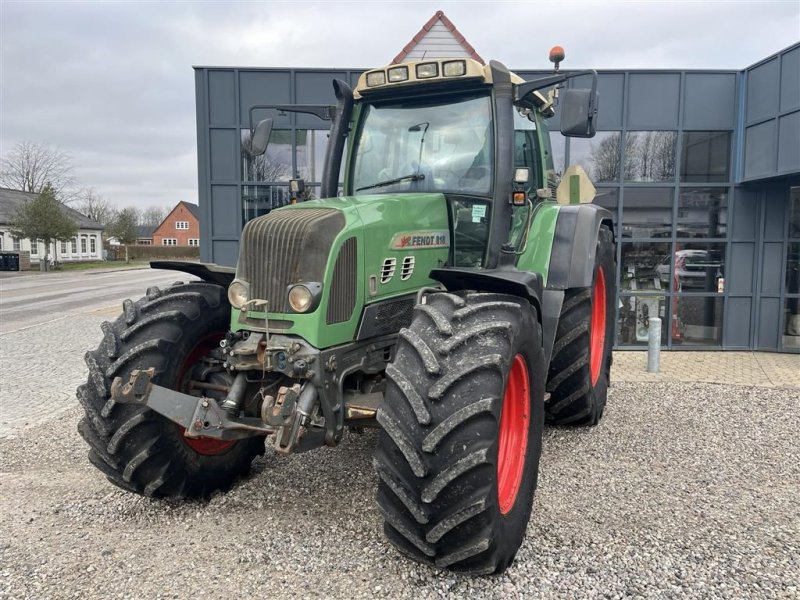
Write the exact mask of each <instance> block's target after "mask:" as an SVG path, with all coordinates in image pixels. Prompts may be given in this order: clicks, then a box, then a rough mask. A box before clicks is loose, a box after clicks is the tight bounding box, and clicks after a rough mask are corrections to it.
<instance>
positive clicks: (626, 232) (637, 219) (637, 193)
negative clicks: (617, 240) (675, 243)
mask: <svg viewBox="0 0 800 600" xmlns="http://www.w3.org/2000/svg"><path fill="white" fill-rule="evenodd" d="M672 197H673V188H657V187H626V188H625V196H624V199H623V201H622V236H623V237H630V238H667V239H669V238H671V237H672Z"/></svg>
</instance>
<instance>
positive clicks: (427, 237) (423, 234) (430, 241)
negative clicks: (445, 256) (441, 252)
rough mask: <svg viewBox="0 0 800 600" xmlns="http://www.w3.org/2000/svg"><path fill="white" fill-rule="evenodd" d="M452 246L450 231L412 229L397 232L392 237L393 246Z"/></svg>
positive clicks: (395, 247)
mask: <svg viewBox="0 0 800 600" xmlns="http://www.w3.org/2000/svg"><path fill="white" fill-rule="evenodd" d="M449 246H450V232H448V231H410V232H404V233H397V234H395V236H394V237H393V238H392V244H391V248H392V249H394V250H402V249H404V248H447V247H449Z"/></svg>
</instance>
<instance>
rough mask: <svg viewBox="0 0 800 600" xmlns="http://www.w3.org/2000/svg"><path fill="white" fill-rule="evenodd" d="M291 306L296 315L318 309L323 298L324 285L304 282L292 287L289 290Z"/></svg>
mask: <svg viewBox="0 0 800 600" xmlns="http://www.w3.org/2000/svg"><path fill="white" fill-rule="evenodd" d="M288 292H289V293H288V296H289V298H288V299H289V306H290V307H291V309H292V310H293V311H294V312H296V313H308V312H311V311H313V310H315V309H316V308H317V306H318V305H319V301H320V299H321V298H322V284H321V283H317V282H314V281H304V282H303V283H295V284H294V285H290V286H289V289H288Z"/></svg>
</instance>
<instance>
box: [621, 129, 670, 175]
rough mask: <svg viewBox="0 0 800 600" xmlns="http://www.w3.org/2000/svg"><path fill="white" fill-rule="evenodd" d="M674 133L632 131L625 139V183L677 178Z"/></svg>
mask: <svg viewBox="0 0 800 600" xmlns="http://www.w3.org/2000/svg"><path fill="white" fill-rule="evenodd" d="M677 137H678V136H677V134H676V133H675V132H674V131H631V132H628V133H627V134H626V137H625V181H670V180H673V179H674V178H675V142H676V140H677Z"/></svg>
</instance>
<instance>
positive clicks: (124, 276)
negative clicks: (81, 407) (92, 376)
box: [0, 269, 194, 438]
mask: <svg viewBox="0 0 800 600" xmlns="http://www.w3.org/2000/svg"><path fill="white" fill-rule="evenodd" d="M192 279H194V278H193V277H191V276H189V275H185V274H183V273H176V272H174V271H154V270H151V269H137V270H127V271H107V272H102V273H100V272H94V273H92V272H75V273H57V274H51V275H22V276H19V277H10V278H3V279H0V438H3V437H6V436H8V435H11V434H13V433H14V432H17V431H20V430H21V429H24V428H26V427H30V426H32V425H37V424H39V423H42V422H44V421H47V420H48V419H50V418H54V417H60V415H61V413H63V412H64V410H66V409H68V408H69V407H70V406H73V405H74V404H75V388H76V387H77V386H78V385H79V384H80V383H82V382H84V381H85V380H86V366H85V364H84V362H83V356H84V354H86V351H87V350H90V349H93V348H95V347H97V344H98V343H99V342H100V340H101V339H102V333H101V331H100V324H101V323H102V322H103V321H113V320H114V319H115V318H116V317H117V316H118V315H119V314H120V312H121V311H122V301H123V300H124V299H126V298H134V299H138V298H140V297H141V296H143V295H144V292H145V290H146V289H147V287H148V286H151V285H158V286H161V287H166V286H168V285H170V284H171V283H173V282H175V281H190V280H192Z"/></svg>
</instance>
